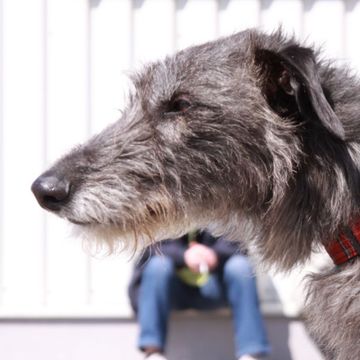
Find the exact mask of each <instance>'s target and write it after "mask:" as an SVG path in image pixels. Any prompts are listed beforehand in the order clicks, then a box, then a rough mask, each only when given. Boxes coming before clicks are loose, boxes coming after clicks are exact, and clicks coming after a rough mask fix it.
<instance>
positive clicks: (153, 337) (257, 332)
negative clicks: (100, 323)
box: [129, 231, 270, 360]
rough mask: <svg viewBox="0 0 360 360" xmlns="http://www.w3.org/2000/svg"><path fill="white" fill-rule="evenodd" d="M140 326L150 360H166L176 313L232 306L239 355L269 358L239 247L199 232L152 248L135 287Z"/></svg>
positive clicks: (144, 258) (132, 297)
mask: <svg viewBox="0 0 360 360" xmlns="http://www.w3.org/2000/svg"><path fill="white" fill-rule="evenodd" d="M129 295H130V300H131V304H132V306H133V308H134V310H135V312H136V314H137V319H138V322H139V325H140V336H139V348H140V349H141V350H142V351H143V352H144V353H145V357H146V358H147V359H148V360H150V359H151V360H155V359H158V360H161V359H162V360H165V359H166V358H165V357H164V350H165V344H166V336H167V325H168V319H169V314H170V311H171V310H172V309H176V310H183V309H198V310H211V309H217V308H221V307H227V306H230V308H231V310H232V317H233V322H234V330H235V336H234V338H235V348H236V356H237V358H239V359H241V360H251V359H258V358H261V357H263V356H266V355H267V354H268V353H269V351H270V350H269V345H268V341H267V337H266V332H265V328H264V325H263V320H262V317H261V314H260V310H259V302H258V296H257V290H256V283H255V277H254V274H253V271H252V268H251V265H250V263H249V260H248V259H247V257H246V256H245V254H244V253H241V252H240V250H239V245H238V244H236V243H233V242H229V241H226V240H225V239H223V238H222V237H220V238H215V237H213V236H211V235H210V234H209V233H208V232H206V231H201V232H199V231H196V232H193V233H190V234H187V235H185V236H182V237H181V238H178V239H175V240H165V241H162V242H160V243H156V244H154V245H151V246H149V247H147V248H146V250H145V252H144V253H143V255H142V256H141V258H140V260H139V261H138V262H137V264H136V267H135V270H134V273H133V277H132V280H131V283H130V286H129Z"/></svg>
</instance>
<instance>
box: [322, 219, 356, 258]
mask: <svg viewBox="0 0 360 360" xmlns="http://www.w3.org/2000/svg"><path fill="white" fill-rule="evenodd" d="M325 249H326V251H327V252H328V254H329V256H330V257H331V258H332V260H333V262H334V263H335V265H342V264H344V263H346V262H348V261H350V260H351V259H353V258H355V257H358V256H360V219H358V220H357V221H356V222H354V224H353V225H351V226H347V227H344V228H342V229H341V231H340V232H339V234H338V236H336V237H335V238H334V239H333V240H332V241H330V242H329V243H328V244H327V245H326V246H325Z"/></svg>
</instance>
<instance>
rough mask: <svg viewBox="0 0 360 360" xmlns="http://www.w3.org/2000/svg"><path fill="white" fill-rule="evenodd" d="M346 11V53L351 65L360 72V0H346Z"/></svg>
mask: <svg viewBox="0 0 360 360" xmlns="http://www.w3.org/2000/svg"><path fill="white" fill-rule="evenodd" d="M345 4H346V13H345V36H344V41H345V55H346V57H347V58H349V59H350V60H351V66H352V67H353V68H355V69H357V71H358V74H360V46H359V34H360V1H359V0H349V1H346V3H345Z"/></svg>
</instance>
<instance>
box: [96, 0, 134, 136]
mask: <svg viewBox="0 0 360 360" xmlns="http://www.w3.org/2000/svg"><path fill="white" fill-rule="evenodd" d="M131 24H132V12H131V0H122V1H112V0H103V1H101V3H100V4H99V5H98V7H94V8H93V9H92V10H91V129H92V132H98V131H100V130H102V129H103V128H104V127H105V126H106V125H107V124H109V122H111V121H115V120H117V119H118V118H119V116H120V112H119V109H121V108H122V107H123V105H124V99H125V93H124V90H125V89H126V88H127V85H128V78H127V73H126V71H128V70H129V68H130V60H131V46H132V44H131Z"/></svg>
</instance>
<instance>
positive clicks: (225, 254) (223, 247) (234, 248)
mask: <svg viewBox="0 0 360 360" xmlns="http://www.w3.org/2000/svg"><path fill="white" fill-rule="evenodd" d="M196 241H197V242H198V243H200V244H203V245H206V246H208V247H209V248H211V249H213V250H214V251H215V253H216V255H217V256H218V261H219V263H218V266H217V268H216V269H215V270H214V271H221V270H222V268H223V266H224V264H225V262H226V261H227V260H228V259H229V258H230V257H231V256H232V255H234V254H235V253H238V254H239V253H242V254H243V253H244V251H242V252H241V251H240V246H239V244H238V243H236V242H230V241H228V240H225V239H224V238H223V237H218V238H216V237H214V236H212V235H211V234H209V233H208V232H206V231H202V232H200V233H199V234H198V235H197V237H196ZM188 246H189V242H188V237H187V235H184V236H182V237H180V238H177V239H168V240H164V241H161V242H159V243H156V244H154V245H150V246H148V247H147V248H146V249H145V250H144V252H143V253H142V255H141V256H140V258H139V259H138V261H137V262H136V264H135V267H134V271H133V274H132V277H131V280H130V284H129V297H130V303H131V306H132V308H133V310H134V311H135V312H136V311H137V298H138V292H139V286H140V283H141V278H142V273H143V270H144V266H145V264H146V262H147V261H148V260H149V259H150V258H151V257H152V256H155V255H159V254H161V255H164V256H167V257H170V258H171V259H172V260H173V261H174V264H175V266H176V267H178V268H181V267H184V266H185V262H184V253H185V251H186V249H187V248H188Z"/></svg>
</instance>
